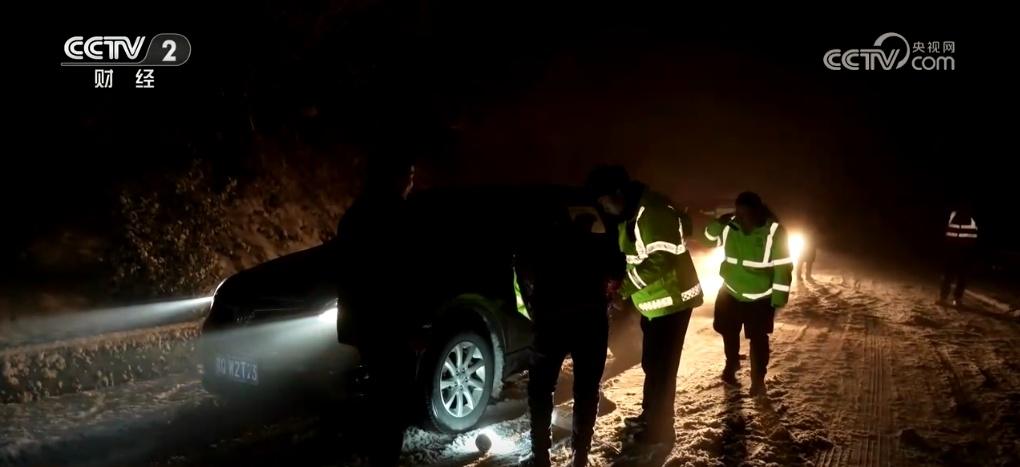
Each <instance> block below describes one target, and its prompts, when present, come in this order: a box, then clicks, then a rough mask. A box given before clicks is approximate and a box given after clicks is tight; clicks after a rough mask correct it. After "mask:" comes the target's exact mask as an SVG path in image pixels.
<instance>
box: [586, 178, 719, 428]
mask: <svg viewBox="0 0 1020 467" xmlns="http://www.w3.org/2000/svg"><path fill="white" fill-rule="evenodd" d="M587 185H588V186H587V188H588V190H589V191H590V193H591V195H592V196H593V197H595V199H597V200H598V204H599V206H600V208H601V209H602V210H603V211H604V212H605V213H606V214H608V215H610V216H612V217H614V218H615V219H616V220H617V221H618V226H617V229H618V235H619V245H620V250H621V251H622V252H623V254H624V255H626V261H627V273H626V275H625V277H624V279H623V282H622V285H621V286H620V290H619V292H618V293H617V296H616V297H615V299H614V308H615V309H617V310H622V309H625V307H626V302H630V304H632V305H633V306H634V308H636V309H637V310H638V311H639V312H640V314H641V331H642V333H643V339H642V346H643V350H642V356H641V368H642V369H643V370H644V372H645V382H644V394H643V399H642V402H641V415H639V416H638V417H634V418H631V419H628V420H627V424H628V426H629V427H630V428H632V429H633V430H634V431H636V433H635V438H636V439H635V441H637V442H638V443H641V444H660V443H672V442H673V441H674V440H675V437H676V432H675V431H674V427H673V405H674V402H675V398H676V375H677V370H678V369H679V366H680V354H681V351H682V350H683V344H684V337H685V336H686V334H687V326H688V325H689V324H690V320H691V310H692V309H693V308H694V307H697V306H699V305H701V304H702V303H703V302H704V294H703V293H702V290H701V284H700V282H699V281H698V273H697V271H696V270H695V268H694V262H693V261H692V260H691V255H690V252H688V251H687V245H686V240H685V237H686V235H687V234H688V233H693V232H692V230H693V224H692V221H691V219H690V217H688V216H687V214H686V213H685V211H684V209H682V208H680V207H679V206H678V205H676V204H675V203H673V202H672V201H670V200H669V199H668V198H667V197H666V196H664V195H662V194H660V193H657V192H655V191H653V190H651V189H649V188H648V187H647V186H645V185H644V184H641V183H639V182H636V181H633V180H631V179H630V177H629V175H628V174H627V171H626V170H625V169H624V168H623V167H621V166H601V167H598V168H596V169H595V170H593V171H592V172H591V174H589V178H588V184H587Z"/></svg>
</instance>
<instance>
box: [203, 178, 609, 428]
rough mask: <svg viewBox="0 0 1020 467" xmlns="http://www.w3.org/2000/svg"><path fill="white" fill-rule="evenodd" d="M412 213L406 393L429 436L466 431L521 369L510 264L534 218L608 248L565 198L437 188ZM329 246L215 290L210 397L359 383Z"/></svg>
mask: <svg viewBox="0 0 1020 467" xmlns="http://www.w3.org/2000/svg"><path fill="white" fill-rule="evenodd" d="M408 203H409V206H410V207H411V212H412V219H413V220H412V223H411V225H412V226H413V227H412V228H413V229H414V230H415V231H414V232H413V235H414V238H415V239H416V240H415V243H414V245H415V246H414V247H413V248H408V261H416V262H418V265H419V267H416V268H413V270H416V271H422V272H421V273H420V274H419V276H420V277H419V279H420V281H421V282H420V283H419V286H418V287H416V289H417V290H419V291H418V292H417V293H418V296H417V297H416V302H418V303H419V304H420V305H421V306H420V307H419V309H421V310H427V311H423V313H428V315H429V316H427V317H425V318H427V319H424V320H423V321H425V322H427V324H426V325H425V326H424V327H423V329H422V334H421V336H422V342H424V343H426V344H425V346H424V348H422V349H421V351H420V352H419V363H418V370H417V382H418V384H417V386H416V387H415V388H410V389H409V390H414V391H416V392H417V393H418V394H420V396H421V397H422V398H423V402H424V403H423V404H422V407H423V408H424V410H423V412H424V413H422V414H421V415H422V416H423V417H422V418H423V420H424V421H425V425H426V427H429V428H432V429H436V430H440V431H444V432H449V433H456V432H462V431H466V430H469V429H471V428H473V427H474V426H475V424H477V422H478V420H479V418H480V417H481V415H482V413H483V412H484V410H485V407H486V406H487V405H488V402H489V400H490V399H491V398H492V397H496V396H498V394H499V393H500V391H501V389H502V385H503V381H504V380H505V379H506V378H507V377H509V376H511V375H513V374H515V373H518V372H520V371H521V370H523V369H524V368H525V363H526V361H527V352H526V351H527V349H528V347H529V345H530V343H531V323H530V321H529V320H528V319H527V318H526V317H525V315H524V314H522V313H521V312H519V311H518V303H520V302H519V300H518V299H519V296H515V294H516V292H515V288H514V273H513V257H514V252H515V249H517V248H518V245H519V244H520V240H521V239H522V238H525V237H526V236H527V235H528V234H529V231H534V230H533V229H542V230H546V229H548V226H545V225H543V223H545V222H549V219H550V217H549V216H543V215H542V214H541V213H544V212H549V210H550V209H566V210H568V211H569V212H570V214H571V217H572V218H576V217H577V216H579V215H583V214H587V215H591V216H594V217H595V219H596V221H595V225H594V226H593V227H592V234H593V235H599V236H600V238H604V239H605V241H607V242H614V241H615V239H614V238H610V237H611V236H608V235H604V233H605V227H604V225H603V224H602V221H601V216H600V215H599V213H598V211H597V210H596V209H595V208H594V207H593V206H592V205H591V204H590V203H588V202H586V200H585V198H584V196H583V195H582V193H581V192H580V190H579V189H576V188H571V187H563V186H549V185H542V186H516V187H477V188H450V189H433V190H426V191H423V192H420V193H415V194H414V195H413V196H412V197H411V198H410V199H409V200H408ZM589 219H590V218H589ZM329 247H330V245H329V244H328V243H327V244H324V245H321V246H318V247H315V248H311V249H308V250H305V251H301V252H298V253H294V254H291V255H287V256H284V257H281V258H278V259H275V260H272V261H269V262H267V263H264V264H261V265H259V266H256V267H254V268H252V269H249V270H246V271H242V272H240V273H238V274H236V275H234V276H232V277H230V278H229V279H227V280H226V281H224V283H223V284H221V285H220V287H219V288H218V289H217V291H216V293H215V294H214V300H213V305H212V309H211V311H210V315H209V317H208V319H207V320H206V323H205V326H204V332H203V337H202V345H201V349H202V355H203V362H204V367H205V374H204V378H203V381H204V383H205V386H206V387H207V388H208V389H209V390H210V391H211V392H214V393H217V394H222V395H238V394H248V393H264V392H265V391H266V390H267V389H269V388H272V389H282V388H284V387H290V386H295V383H297V384H296V385H297V386H299V387H308V386H314V387H316V388H328V390H329V391H339V390H344V389H347V388H348V387H349V386H348V385H347V384H346V383H347V382H349V381H351V380H356V379H357V375H359V374H361V371H362V370H363V369H362V368H359V362H358V355H357V351H356V350H355V349H354V348H353V347H351V346H350V345H340V344H337V335H338V334H337V326H336V324H337V320H340V322H339V324H340V326H339V328H340V329H341V335H348V333H356V332H357V330H352V329H347V328H346V326H345V325H344V321H343V320H344V311H343V310H337V305H336V298H335V297H336V293H335V291H334V287H335V286H334V285H333V284H332V282H331V280H330V277H331V273H330V271H331V270H332V269H333V268H334V267H336V266H335V265H331V264H330V261H331V258H330V255H329V254H328V250H329ZM422 266H423V267H422ZM382 298H383V299H384V297H382ZM465 377H466V380H465ZM454 379H458V381H457V382H459V383H460V384H453V383H454V381H453V380H454ZM310 382H316V383H327V384H314V385H310V384H308V383H310ZM272 389H269V390H272Z"/></svg>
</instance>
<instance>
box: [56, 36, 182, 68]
mask: <svg viewBox="0 0 1020 467" xmlns="http://www.w3.org/2000/svg"><path fill="white" fill-rule="evenodd" d="M145 39H146V38H145V36H136V37H134V38H131V37H128V36H94V37H89V38H85V37H84V36H73V37H71V38H70V39H68V40H66V41H65V42H64V55H66V56H67V58H69V59H71V61H69V62H62V63H61V64H60V66H92V67H94V66H139V65H144V66H146V67H150V66H180V65H183V64H184V62H186V61H188V59H189V58H191V42H190V41H189V40H188V38H187V37H184V35H182V34H169V33H166V34H157V35H156V36H154V37H153V38H152V40H151V41H149V46H148V49H147V50H146V51H145V55H144V56H143V58H142V59H141V60H139V57H140V56H142V47H143V46H144V45H145Z"/></svg>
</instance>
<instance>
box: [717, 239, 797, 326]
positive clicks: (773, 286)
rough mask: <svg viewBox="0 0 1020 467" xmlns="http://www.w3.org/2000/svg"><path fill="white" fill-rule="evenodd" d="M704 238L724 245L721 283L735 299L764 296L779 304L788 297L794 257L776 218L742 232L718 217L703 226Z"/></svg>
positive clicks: (774, 303) (742, 299) (759, 298)
mask: <svg viewBox="0 0 1020 467" xmlns="http://www.w3.org/2000/svg"><path fill="white" fill-rule="evenodd" d="M705 238H706V239H707V240H708V241H709V242H714V243H716V245H719V246H720V247H721V248H723V251H724V252H725V258H726V259H725V260H723V262H722V264H720V266H719V275H720V276H721V277H722V279H723V284H724V285H723V286H724V287H725V288H726V290H727V291H728V292H729V293H730V295H732V296H733V297H734V298H736V299H737V300H740V301H743V302H751V301H755V300H761V299H764V298H767V297H770V296H771V298H772V306H774V307H777V308H778V307H781V306H784V305H786V303H787V301H789V299H790V283H791V282H792V280H793V258H791V257H790V245H789V239H788V238H787V235H786V229H784V228H783V226H782V225H780V224H779V222H777V221H776V220H775V219H769V221H768V222H766V223H765V225H763V226H761V227H758V228H757V229H754V230H752V231H750V232H747V233H745V232H743V231H741V230H740V226H739V225H738V224H737V223H736V222H735V221H733V220H731V221H729V222H727V223H726V224H725V225H723V224H722V223H720V222H719V221H718V220H714V221H712V223H710V224H709V225H708V227H706V228H705Z"/></svg>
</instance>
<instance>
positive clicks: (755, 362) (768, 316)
mask: <svg viewBox="0 0 1020 467" xmlns="http://www.w3.org/2000/svg"><path fill="white" fill-rule="evenodd" d="M775 320H776V309H775V308H773V307H772V297H766V298H764V299H761V300H755V301H753V302H742V301H739V300H737V299H736V298H734V297H733V296H732V295H730V293H729V292H728V291H727V290H726V289H725V288H724V289H722V290H720V291H719V296H718V297H717V298H716V300H715V318H714V320H713V322H712V328H713V329H715V332H718V333H719V334H720V335H722V338H723V350H724V352H725V354H726V369H727V370H728V371H735V370H736V369H737V368H740V329H741V328H743V329H744V337H746V338H747V340H749V341H751V355H750V357H751V358H750V360H751V379H753V380H757V381H763V380H764V379H765V373H766V369H767V368H768V365H769V334H772V331H773V329H774V328H775Z"/></svg>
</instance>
